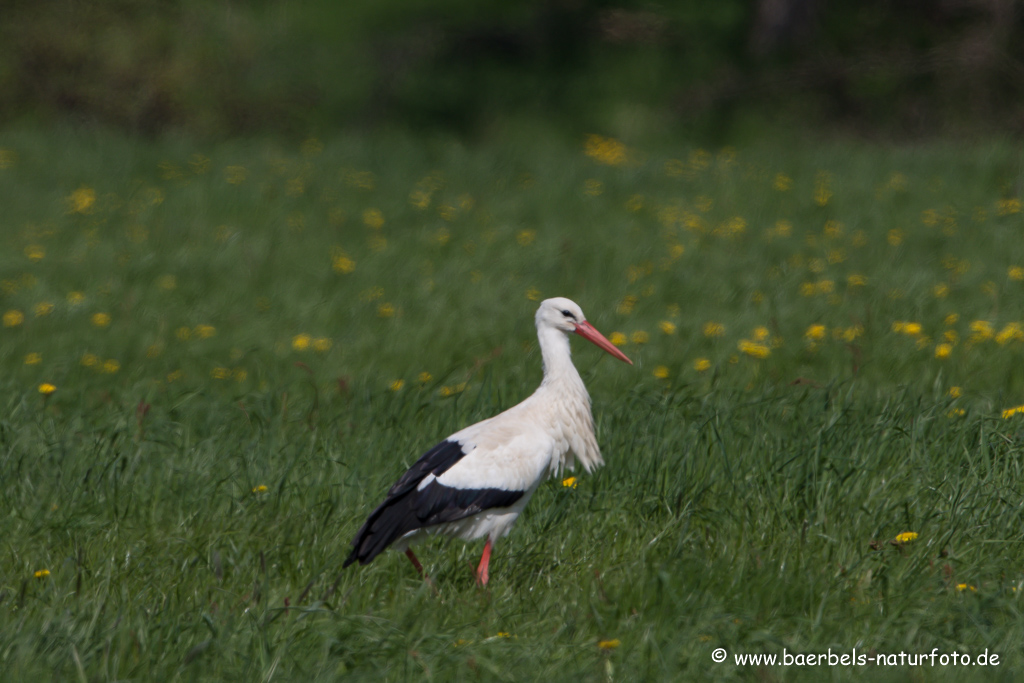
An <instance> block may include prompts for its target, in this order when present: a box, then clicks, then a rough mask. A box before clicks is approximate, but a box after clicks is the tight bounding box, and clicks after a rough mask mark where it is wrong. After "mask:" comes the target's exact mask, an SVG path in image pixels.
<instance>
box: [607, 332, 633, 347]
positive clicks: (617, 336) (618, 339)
mask: <svg viewBox="0 0 1024 683" xmlns="http://www.w3.org/2000/svg"><path fill="white" fill-rule="evenodd" d="M608 341H610V342H611V343H612V344H614V345H615V346H625V345H626V342H628V341H629V340H628V339H627V338H626V335H624V334H622V333H621V332H612V333H611V335H610V336H609V337H608Z"/></svg>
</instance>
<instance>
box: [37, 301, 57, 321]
mask: <svg viewBox="0 0 1024 683" xmlns="http://www.w3.org/2000/svg"><path fill="white" fill-rule="evenodd" d="M34 312H35V314H36V317H37V318H42V317H43V316H44V315H50V314H51V313H53V304H51V303H50V302H48V301H43V302H40V303H38V304H36V306H35V309H34Z"/></svg>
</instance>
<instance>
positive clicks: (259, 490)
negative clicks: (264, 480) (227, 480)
mask: <svg viewBox="0 0 1024 683" xmlns="http://www.w3.org/2000/svg"><path fill="white" fill-rule="evenodd" d="M252 492H253V493H266V492H267V485H266V484H260V485H258V486H253V487H252Z"/></svg>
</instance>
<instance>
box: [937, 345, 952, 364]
mask: <svg viewBox="0 0 1024 683" xmlns="http://www.w3.org/2000/svg"><path fill="white" fill-rule="evenodd" d="M952 353H953V345H952V344H946V343H943V344H939V345H938V346H936V347H935V357H936V358H938V359H939V360H945V359H947V358H949V356H950V354H952Z"/></svg>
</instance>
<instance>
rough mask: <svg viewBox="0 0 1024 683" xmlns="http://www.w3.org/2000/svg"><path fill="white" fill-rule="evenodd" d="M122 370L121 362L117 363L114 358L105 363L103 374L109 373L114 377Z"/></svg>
mask: <svg viewBox="0 0 1024 683" xmlns="http://www.w3.org/2000/svg"><path fill="white" fill-rule="evenodd" d="M120 369H121V363H120V361H116V360H114V359H113V358H110V359H108V360H105V361H103V372H105V373H107V374H108V375H113V374H114V373H116V372H117V371H118V370H120Z"/></svg>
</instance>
